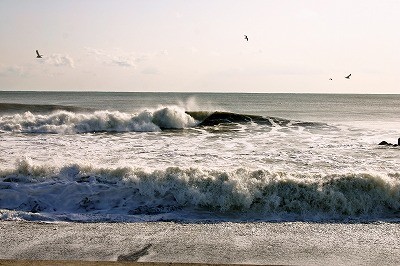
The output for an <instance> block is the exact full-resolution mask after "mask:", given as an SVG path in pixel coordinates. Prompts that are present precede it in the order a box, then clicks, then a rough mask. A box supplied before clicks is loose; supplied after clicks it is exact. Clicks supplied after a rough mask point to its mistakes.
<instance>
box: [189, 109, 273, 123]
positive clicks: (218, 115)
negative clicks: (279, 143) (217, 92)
mask: <svg viewBox="0 0 400 266" xmlns="http://www.w3.org/2000/svg"><path fill="white" fill-rule="evenodd" d="M187 114H189V115H191V116H192V117H194V118H196V117H195V116H196V114H197V113H195V112H187ZM192 114H193V115H192ZM249 122H255V123H258V124H266V125H269V126H271V125H272V123H271V122H270V121H269V119H268V118H265V117H262V116H258V115H243V114H235V113H230V112H214V113H212V114H210V115H208V116H207V117H206V118H205V119H204V120H203V121H202V122H201V123H200V124H199V126H215V125H218V124H229V123H249Z"/></svg>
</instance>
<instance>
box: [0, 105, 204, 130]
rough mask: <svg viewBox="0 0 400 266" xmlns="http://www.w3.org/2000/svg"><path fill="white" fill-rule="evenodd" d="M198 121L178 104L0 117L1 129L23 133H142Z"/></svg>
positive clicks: (190, 124) (26, 113) (184, 125)
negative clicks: (136, 109) (138, 109)
mask: <svg viewBox="0 0 400 266" xmlns="http://www.w3.org/2000/svg"><path fill="white" fill-rule="evenodd" d="M197 123H198V122H197V121H196V120H194V119H193V118H192V117H191V116H189V115H187V114H186V113H185V110H184V109H182V108H180V107H177V106H168V107H162V108H160V109H158V110H143V111H142V112H140V113H137V114H129V113H124V112H119V111H96V112H93V113H75V112H68V111H56V112H53V113H50V114H33V113H31V112H29V111H28V112H24V113H23V114H13V115H4V116H0V131H12V132H24V133H86V132H132V131H133V132H143V131H160V130H161V129H162V128H167V129H182V128H186V127H192V126H194V125H196V124H197Z"/></svg>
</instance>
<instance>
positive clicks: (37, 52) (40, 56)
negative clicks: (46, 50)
mask: <svg viewBox="0 0 400 266" xmlns="http://www.w3.org/2000/svg"><path fill="white" fill-rule="evenodd" d="M36 54H37V56H36V58H42V55H41V54H39V51H38V50H36Z"/></svg>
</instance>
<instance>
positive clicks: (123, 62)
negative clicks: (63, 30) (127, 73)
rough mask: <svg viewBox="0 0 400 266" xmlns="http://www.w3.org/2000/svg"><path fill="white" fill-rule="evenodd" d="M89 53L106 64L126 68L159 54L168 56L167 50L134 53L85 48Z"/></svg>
mask: <svg viewBox="0 0 400 266" xmlns="http://www.w3.org/2000/svg"><path fill="white" fill-rule="evenodd" d="M85 49H86V51H87V52H88V54H89V55H94V56H95V57H96V59H97V60H98V61H100V62H102V63H103V64H105V65H110V66H119V67H124V68H137V66H138V64H140V63H142V62H145V61H147V60H149V59H151V58H154V57H158V56H167V55H168V52H167V50H161V51H157V52H152V53H144V54H138V55H137V54H132V53H125V52H121V51H117V50H115V51H113V52H109V51H105V50H101V49H96V48H89V47H87V48H85Z"/></svg>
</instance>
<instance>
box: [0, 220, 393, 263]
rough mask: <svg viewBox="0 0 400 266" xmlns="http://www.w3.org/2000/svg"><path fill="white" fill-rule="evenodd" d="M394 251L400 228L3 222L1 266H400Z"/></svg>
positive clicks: (389, 225)
mask: <svg viewBox="0 0 400 266" xmlns="http://www.w3.org/2000/svg"><path fill="white" fill-rule="evenodd" d="M227 239H228V240H229V241H227ZM226 243H229V244H226ZM399 247H400V224H398V223H350V224H342V223H303V222H294V223H290V222H286V223H209V224H207V223H205V224H192V223H188V224H185V223H172V222H157V223H156V222H155V223H38V222H21V221H2V222H0V254H1V255H0V259H2V260H3V261H2V262H1V263H2V265H6V264H7V261H5V260H17V262H15V261H14V263H20V264H18V265H27V264H24V261H23V260H37V262H39V260H40V261H42V263H46V261H48V260H55V261H59V262H60V265H65V264H62V263H67V262H68V261H73V262H74V263H80V262H85V261H86V262H87V261H90V262H95V261H102V262H104V263H105V262H121V263H122V262H124V263H125V262H135V261H136V262H153V263H156V262H157V263H200V264H258V265H260V264H262V265H271V264H272V265H278V264H280V265H282V264H283V265H322V264H324V265H327V264H328V265H334V264H336V265H338V264H340V265H378V264H379V265H398V264H399V263H400V248H399ZM43 261H44V262H43ZM63 261H64V262H63ZM65 261H67V262H65ZM25 262H26V261H25ZM8 263H10V264H13V263H11V261H8ZM14 265H15V264H14ZM42 265H46V264H42ZM67 265H68V264H67ZM88 265H90V264H88ZM93 265H104V264H93ZM110 265H119V264H113V263H110Z"/></svg>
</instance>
